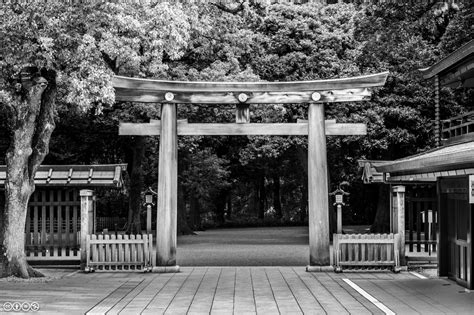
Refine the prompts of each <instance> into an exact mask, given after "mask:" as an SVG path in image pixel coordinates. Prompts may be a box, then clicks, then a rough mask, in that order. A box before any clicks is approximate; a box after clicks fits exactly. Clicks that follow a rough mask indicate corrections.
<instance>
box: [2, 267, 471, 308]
mask: <svg viewBox="0 0 474 315" xmlns="http://www.w3.org/2000/svg"><path fill="white" fill-rule="evenodd" d="M45 272H46V274H48V275H50V276H51V277H50V278H48V279H47V280H46V281H44V280H37V279H35V280H34V281H21V280H20V281H15V282H12V281H6V280H5V279H2V280H0V314H2V310H1V308H2V306H4V305H5V302H10V303H11V304H8V305H7V306H9V305H13V303H14V302H33V301H35V302H37V303H38V304H39V307H40V310H39V311H38V313H39V314H68V315H69V314H71V315H72V314H84V313H88V314H119V313H120V314H325V313H327V314H384V313H385V314H393V313H396V314H472V310H474V293H472V292H471V293H469V292H466V291H465V290H464V289H463V288H462V287H460V286H458V285H456V284H455V283H454V282H452V281H449V280H446V279H420V278H418V277H416V276H415V275H414V274H411V273H408V272H402V273H400V274H393V273H390V272H378V273H351V272H345V273H341V274H336V273H307V272H305V269H304V267H183V268H182V270H181V272H180V273H176V274H152V273H91V274H84V273H80V272H72V273H71V271H57V270H56V271H51V270H46V271H45ZM17 305H20V304H17ZM16 314H18V313H16Z"/></svg>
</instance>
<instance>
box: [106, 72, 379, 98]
mask: <svg viewBox="0 0 474 315" xmlns="http://www.w3.org/2000/svg"><path fill="white" fill-rule="evenodd" d="M387 76H388V72H382V73H377V74H371V75H364V76H357V77H351V78H341V79H330V80H314V81H296V82H193V81H165V80H150V79H138V78H129V77H123V76H116V77H114V80H113V86H114V88H115V97H116V100H118V101H131V102H145V103H146V102H152V103H155V102H156V103H182V104H189V103H194V104H196V103H198V104H199V103H202V104H268V103H323V102H344V101H346V102H347V101H362V100H367V99H369V98H370V95H371V93H370V90H369V89H370V88H373V87H377V86H383V85H384V84H385V81H386V79H387Z"/></svg>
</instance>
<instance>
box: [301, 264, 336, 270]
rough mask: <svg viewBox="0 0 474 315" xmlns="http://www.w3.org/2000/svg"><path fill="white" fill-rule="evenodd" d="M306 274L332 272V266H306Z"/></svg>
mask: <svg viewBox="0 0 474 315" xmlns="http://www.w3.org/2000/svg"><path fill="white" fill-rule="evenodd" d="M306 271H307V272H334V267H333V266H309V265H308V266H306Z"/></svg>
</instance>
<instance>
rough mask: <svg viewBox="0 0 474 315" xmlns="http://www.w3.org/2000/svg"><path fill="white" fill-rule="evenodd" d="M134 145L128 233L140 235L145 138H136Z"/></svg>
mask: <svg viewBox="0 0 474 315" xmlns="http://www.w3.org/2000/svg"><path fill="white" fill-rule="evenodd" d="M133 141H134V143H133V145H132V150H133V154H132V161H131V163H130V165H131V170H130V171H129V172H130V196H129V206H128V224H127V233H131V234H140V233H141V232H142V226H141V217H140V214H141V210H142V206H143V200H142V196H141V193H142V191H143V190H144V189H143V187H144V179H143V174H144V171H143V160H144V159H145V138H144V137H134V138H133Z"/></svg>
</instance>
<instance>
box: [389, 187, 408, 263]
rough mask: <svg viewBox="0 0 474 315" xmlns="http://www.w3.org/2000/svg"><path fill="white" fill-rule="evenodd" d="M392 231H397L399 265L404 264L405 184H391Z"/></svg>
mask: <svg viewBox="0 0 474 315" xmlns="http://www.w3.org/2000/svg"><path fill="white" fill-rule="evenodd" d="M392 193H393V198H394V201H393V208H392V215H393V220H394V224H393V231H392V232H393V233H398V235H399V236H400V238H399V244H398V245H399V246H398V248H399V250H400V265H401V266H405V265H406V263H405V186H393V188H392Z"/></svg>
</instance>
